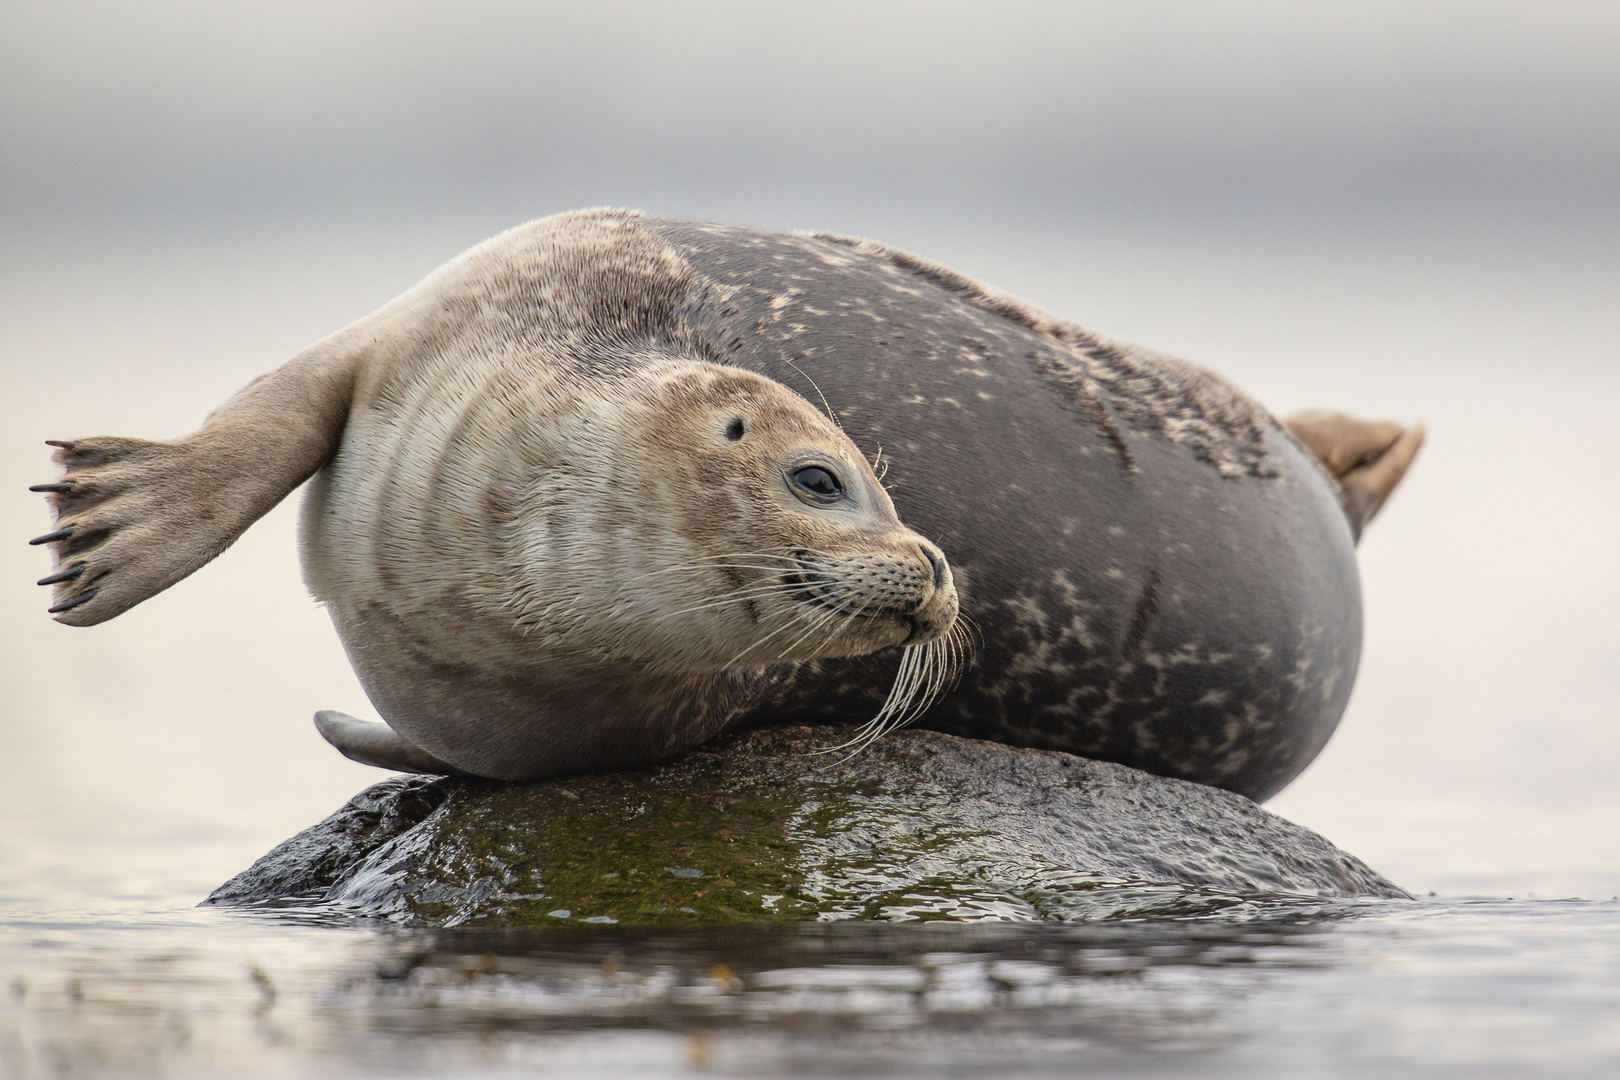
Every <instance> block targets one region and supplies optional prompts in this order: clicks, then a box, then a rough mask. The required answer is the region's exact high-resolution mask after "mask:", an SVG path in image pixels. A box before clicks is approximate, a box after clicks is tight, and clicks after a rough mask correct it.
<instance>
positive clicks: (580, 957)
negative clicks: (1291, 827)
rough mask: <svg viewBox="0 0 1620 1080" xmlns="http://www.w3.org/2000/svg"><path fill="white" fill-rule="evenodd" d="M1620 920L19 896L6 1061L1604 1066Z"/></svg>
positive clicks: (158, 1064)
mask: <svg viewBox="0 0 1620 1080" xmlns="http://www.w3.org/2000/svg"><path fill="white" fill-rule="evenodd" d="M1616 930H1620V905H1617V904H1615V903H1614V902H1610V903H1608V904H1594V903H1590V902H1569V903H1565V904H1559V903H1551V902H1528V903H1527V902H1523V901H1521V902H1518V903H1517V904H1515V903H1512V902H1490V903H1479V904H1473V905H1470V904H1465V903H1447V904H1439V903H1418V902H1409V901H1374V902H1358V903H1338V904H1332V905H1321V904H1317V905H1310V906H1304V907H1298V908H1292V909H1290V908H1287V907H1285V906H1272V907H1269V908H1254V909H1252V910H1248V911H1246V912H1229V913H1228V914H1226V915H1224V916H1222V917H1219V918H1194V919H1181V920H1144V921H1124V922H1106V923H1093V924H1069V925H1029V924H1021V925H1014V924H1005V923H998V924H974V925H960V924H939V923H936V924H912V925H899V926H896V925H887V926H885V925H878V924H811V925H801V926H762V927H736V928H724V929H713V928H709V929H697V928H692V929H686V928H681V929H673V930H659V931H646V930H642V931H636V930H625V929H622V928H605V929H597V930H586V929H584V928H566V927H559V928H558V929H557V930H556V931H548V932H486V931H468V930H459V931H404V930H398V929H392V928H384V927H375V926H372V927H362V926H354V925H352V924H347V925H323V924H322V921H321V920H320V918H319V917H312V916H307V915H298V914H295V913H281V914H277V915H269V914H262V915H256V916H243V915H228V914H222V913H219V912H209V911H197V912H184V913H175V914H169V915H160V914H158V913H136V914H133V915H131V916H130V917H129V918H128V919H108V918H105V917H102V918H97V919H86V920H83V921H71V920H70V921H52V920H49V919H37V920H31V919H28V918H26V917H13V918H11V919H9V920H7V921H6V922H5V923H4V924H0V958H3V961H4V964H5V968H4V970H3V971H0V999H3V1000H0V1069H3V1070H4V1075H6V1076H14V1077H19V1078H23V1077H26V1078H33V1077H59V1076H61V1077H66V1076H75V1077H77V1076H114V1075H116V1076H134V1075H158V1074H161V1075H175V1076H192V1075H231V1076H255V1075H308V1074H309V1073H310V1072H311V1070H314V1071H316V1072H318V1073H319V1074H320V1075H322V1076H373V1075H434V1074H444V1073H453V1074H454V1075H458V1076H465V1075H506V1074H508V1073H518V1072H521V1073H524V1074H532V1073H534V1072H537V1071H538V1072H542V1073H552V1074H556V1075H570V1076H578V1075H588V1076H617V1075H637V1076H658V1075H691V1074H692V1073H693V1072H694V1071H696V1072H698V1073H715V1074H721V1075H732V1074H742V1075H795V1074H804V1075H828V1074H840V1075H912V1074H917V1075H949V1074H963V1075H967V1074H971V1075H1013V1074H1019V1075H1023V1074H1034V1075H1039V1074H1043V1073H1047V1072H1056V1071H1061V1072H1062V1073H1064V1074H1065V1075H1099V1074H1105V1075H1117V1074H1119V1073H1120V1072H1122V1071H1124V1072H1128V1073H1137V1074H1148V1075H1165V1074H1176V1075H1181V1074H1187V1075H1222V1074H1225V1073H1228V1072H1231V1073H1234V1074H1235V1073H1243V1074H1245V1075H1255V1074H1261V1075H1273V1074H1275V1075H1288V1074H1297V1073H1298V1072H1301V1071H1310V1070H1311V1069H1313V1068H1315V1067H1317V1066H1319V1065H1322V1064H1323V1063H1324V1062H1327V1063H1331V1064H1332V1066H1333V1068H1332V1071H1333V1072H1334V1073H1342V1074H1345V1075H1372V1074H1383V1073H1387V1072H1391V1071H1393V1072H1396V1073H1402V1072H1409V1071H1412V1070H1416V1071H1419V1072H1425V1073H1427V1072H1431V1071H1434V1069H1436V1068H1438V1067H1441V1066H1444V1067H1445V1068H1455V1069H1462V1068H1463V1067H1464V1066H1468V1065H1470V1063H1474V1064H1479V1063H1481V1062H1487V1063H1488V1062H1495V1063H1496V1064H1498V1065H1500V1064H1501V1063H1502V1062H1504V1061H1508V1062H1511V1061H1512V1060H1513V1055H1514V1053H1515V1052H1517V1053H1518V1054H1519V1055H1521V1056H1523V1055H1525V1054H1529V1055H1532V1057H1533V1060H1535V1061H1539V1062H1542V1063H1543V1064H1545V1063H1549V1062H1555V1061H1560V1060H1562V1061H1563V1065H1562V1069H1563V1072H1562V1075H1587V1073H1586V1072H1585V1071H1583V1070H1588V1069H1590V1070H1593V1071H1592V1072H1591V1073H1590V1074H1591V1075H1599V1074H1600V1071H1599V1070H1601V1069H1604V1068H1607V1067H1609V1066H1611V1065H1613V1064H1615V1063H1620V1033H1617V1032H1616V1030H1615V1025H1614V1024H1613V1022H1612V1017H1613V1016H1615V1015H1620V946H1617V945H1616V944H1615V943H1616V942H1617V941H1620V935H1617V934H1616V933H1615V931H1616ZM1594 942H1598V943H1599V944H1596V945H1594V944H1593V943H1594ZM1515 1048H1517V1051H1515ZM1504 1054H1505V1055H1507V1056H1506V1057H1504V1056H1503V1055H1504ZM1442 1071H1443V1070H1442Z"/></svg>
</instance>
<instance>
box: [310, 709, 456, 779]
mask: <svg viewBox="0 0 1620 1080" xmlns="http://www.w3.org/2000/svg"><path fill="white" fill-rule="evenodd" d="M315 730H316V731H319V732H320V733H321V738H323V739H325V740H326V741H327V742H329V743H331V744H332V745H333V746H335V747H336V748H337V751H338V753H340V754H342V755H343V756H344V757H346V758H348V759H349V760H350V761H358V762H359V763H360V764H362V765H375V766H376V767H377V768H379V769H393V770H394V771H395V772H409V773H425V774H427V775H429V776H465V775H466V774H465V773H463V772H462V771H461V770H460V769H458V768H456V767H455V766H454V765H447V764H445V763H444V762H442V761H440V760H439V759H438V758H436V757H434V756H433V755H432V754H430V753H428V752H427V751H426V750H422V749H419V748H418V747H417V746H416V745H415V744H413V743H410V742H408V741H406V739H405V737H404V736H402V735H400V734H399V732H397V731H395V730H394V729H393V728H391V727H389V726H388V725H387V724H379V723H376V722H375V721H371V720H360V719H357V718H355V717H353V716H350V715H348V714H347V713H340V712H335V711H333V710H331V709H325V710H322V711H321V712H318V713H316V714H315Z"/></svg>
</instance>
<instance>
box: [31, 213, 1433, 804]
mask: <svg viewBox="0 0 1620 1080" xmlns="http://www.w3.org/2000/svg"><path fill="white" fill-rule="evenodd" d="M812 402H815V403H817V404H820V405H822V406H823V407H824V408H825V409H826V411H827V413H828V415H827V416H823V415H822V414H821V413H820V412H819V411H818V410H817V408H816V407H815V405H813V404H812ZM1290 423H1291V424H1293V425H1294V426H1293V427H1292V428H1290V427H1288V426H1285V424H1284V423H1282V422H1279V421H1277V420H1276V419H1274V418H1273V417H1271V416H1270V414H1268V413H1267V412H1266V411H1265V410H1264V409H1262V408H1261V407H1260V406H1259V405H1257V404H1255V403H1254V402H1253V401H1251V400H1250V399H1249V398H1247V397H1246V396H1245V395H1243V394H1242V393H1241V392H1239V391H1238V390H1236V389H1235V388H1233V387H1231V386H1230V385H1229V384H1227V383H1225V382H1224V381H1222V380H1220V379H1219V378H1218V377H1216V376H1214V375H1212V374H1211V373H1209V372H1206V371H1204V370H1202V369H1200V368H1197V367H1195V366H1193V365H1191V364H1187V363H1185V362H1183V361H1179V360H1175V359H1173V358H1170V357H1166V356H1163V355H1160V354H1157V353H1152V352H1150V351H1147V350H1144V349H1140V348H1137V347H1134V346H1129V345H1125V344H1123V343H1119V342H1115V341H1113V340H1111V339H1108V338H1104V337H1102V336H1101V335H1098V334H1094V333H1092V332H1090V331H1087V330H1084V329H1082V328H1080V327H1078V326H1075V325H1074V324H1071V323H1067V322H1064V321H1062V320H1058V319H1055V318H1053V317H1051V316H1048V315H1046V314H1044V313H1042V312H1040V311H1038V310H1036V309H1034V308H1032V307H1030V306H1029V305H1027V304H1024V303H1023V302H1021V301H1018V300H1016V299H1015V298H1012V297H1010V296H1007V295H1006V294H1003V293H999V292H997V291H995V290H993V289H990V288H988V287H986V286H984V285H981V284H979V283H977V282H975V281H973V280H971V279H969V278H966V277H963V276H962V275H959V274H957V273H955V272H954V271H951V270H949V269H947V268H945V267H942V266H939V265H938V264H935V263H931V262H928V261H927V260H924V259H920V258H918V257H916V256H913V255H909V254H907V253H905V252H900V251H897V250H895V249H892V248H888V247H885V246H883V245H880V244H876V243H873V242H870V241H865V240H858V239H853V238H847V237H841V236H835V235H831V234H787V233H776V232H770V231H766V230H760V229H749V228H739V227H731V226H720V225H710V224H703V223H692V222H680V221H671V220H665V219H659V218H652V217H646V216H643V215H640V214H637V213H633V212H627V211H613V210H598V211H584V212H579V213H574V214H565V215H559V216H556V217H553V218H547V219H542V220H540V221H537V222H532V223H530V224H528V225H524V226H520V227H518V228H516V229H513V230H511V231H509V232H507V233H504V234H502V235H501V236H498V237H496V238H495V239H493V240H491V241H488V242H487V243H485V244H483V245H480V246H479V247H476V248H474V249H472V250H471V251H469V252H468V253H466V254H465V255H463V256H460V257H459V258H457V259H455V260H453V261H452V262H451V263H449V264H447V265H446V266H445V267H443V268H441V269H440V270H438V271H436V272H435V273H434V274H432V275H431V276H429V277H428V278H427V279H426V280H425V281H424V282H423V283H422V284H421V285H419V286H417V287H416V288H415V289H413V290H411V291H409V292H407V293H406V294H405V295H404V296H402V297H400V298H399V299H397V300H395V301H393V302H392V303H390V304H388V305H387V306H385V307H384V308H382V309H381V310H379V311H378V312H376V313H374V314H373V315H371V316H368V317H367V318H365V319H363V320H361V321H360V322H358V323H356V324H354V325H352V326H350V327H348V328H347V329H345V330H343V331H340V332H339V333H337V334H335V335H333V336H332V337H331V338H328V339H326V340H325V341H323V342H321V343H319V344H317V345H316V346H314V347H312V348H311V349H309V350H307V351H306V352H304V353H302V354H300V355H299V356H298V357H295V358H294V359H293V360H292V361H290V362H289V363H288V364H286V365H285V366H283V367H282V368H280V369H279V370H277V371H276V372H274V373H272V374H270V375H268V376H264V377H262V378H261V379H259V380H257V381H255V382H254V383H252V384H250V385H249V386H248V387H247V388H245V389H244V390H243V391H241V392H240V393H238V394H237V395H236V396H235V397H233V398H232V399H231V400H230V401H229V402H227V403H226V404H225V405H224V406H223V407H222V408H221V409H220V410H219V411H217V412H216V413H215V414H213V415H212V416H211V417H210V418H209V419H208V421H207V422H206V423H205V424H204V426H203V427H202V428H201V429H200V430H199V431H198V432H196V433H195V434H193V435H190V436H187V437H185V438H182V439H177V440H173V441H168V442H150V441H145V440H136V439H124V438H110V437H102V438H92V439H81V440H74V441H62V442H57V443H55V444H54V445H55V446H56V448H57V450H56V457H57V460H58V461H59V462H60V463H61V464H63V465H64V466H65V467H66V473H65V475H64V476H63V477H62V478H61V480H59V481H57V482H56V483H53V484H49V485H40V487H41V488H44V489H48V490H49V493H50V496H51V499H52V501H53V503H54V506H55V509H56V512H57V525H58V528H57V529H56V530H55V531H54V532H52V533H49V534H47V535H46V536H44V537H40V538H38V540H37V542H40V543H45V544H49V545H51V546H52V548H53V550H54V551H55V554H56V571H55V572H54V573H53V574H51V575H49V576H48V577H47V578H45V579H44V581H43V583H44V584H50V585H53V586H55V588H56V593H55V596H54V599H55V603H54V604H53V606H52V609H51V610H52V612H53V614H55V615H56V617H57V618H58V619H59V620H60V621H62V622H65V623H69V624H71V625H91V624H93V623H98V622H101V621H104V620H106V619H109V618H112V617H114V616H116V615H117V614H119V613H120V612H122V611H125V610H127V609H128V608H130V607H131V606H133V605H134V604H136V603H139V602H141V601H142V600H144V599H146V598H147V597H149V596H151V595H153V594H155V593H157V592H159V591H161V590H162V589H164V588H166V587H168V586H169V585H172V584H174V583H175V582H177V581H179V580H180V579H182V578H184V577H185V576H187V575H188V574H190V573H192V572H193V571H195V570H196V569H197V568H199V567H200V566H202V565H203V564H205V563H206V562H207V561H209V560H210V559H212V558H213V557H215V556H216V555H218V554H219V553H220V552H221V551H222V550H224V548H225V547H227V546H228V545H229V544H230V543H231V542H232V541H233V540H234V539H235V538H236V537H237V536H238V535H240V534H241V532H242V531H244V530H245V529H246V528H247V527H248V526H249V525H250V524H251V523H252V522H253V521H254V520H256V519H257V518H258V517H259V516H260V515H262V514H263V513H264V512H266V511H267V510H268V509H269V508H270V507H271V506H273V505H274V504H275V503H276V502H277V501H279V500H280V499H281V498H283V497H284V496H285V495H286V494H288V493H289V492H291V491H292V490H293V489H294V488H296V487H297V486H298V485H299V484H301V483H303V482H304V481H305V480H306V479H309V478H311V477H313V478H314V479H313V481H312V482H311V483H310V485H309V488H308V491H307V494H306V497H305V503H304V509H303V516H302V520H301V555H302V560H303V564H304V567H305V577H306V581H307V582H308V584H309V586H310V588H311V589H312V591H313V592H314V593H315V595H316V596H317V597H318V598H320V599H321V600H322V601H324V602H325V604H326V605H327V607H328V610H329V611H330V613H331V615H332V618H333V621H334V624H335V625H336V627H337V629H338V633H339V635H340V637H341V639H342V640H343V643H344V646H345V648H346V649H347V651H348V654H349V657H350V660H351V662H352V663H353V664H354V667H355V670H356V672H357V674H358V675H359V677H360V679H361V682H362V684H363V685H364V686H365V688H366V690H367V693H368V694H369V695H370V696H371V698H372V701H373V703H374V704H375V705H376V706H377V709H378V711H379V712H380V713H381V714H382V716H383V717H384V719H385V720H386V721H387V724H388V727H389V729H390V730H386V731H385V730H384V729H382V727H381V726H380V725H374V724H373V725H366V724H362V723H361V722H359V721H354V720H352V718H345V717H342V716H340V715H338V714H324V715H323V718H322V721H321V726H322V730H323V733H325V734H327V736H328V738H330V739H331V740H332V741H334V743H336V744H337V745H338V746H339V748H340V749H343V750H344V751H345V752H346V753H351V756H355V757H357V758H359V759H362V760H368V761H372V762H374V763H378V764H384V765H388V766H390V767H399V768H413V769H420V770H423V771H452V770H455V771H462V772H468V773H474V774H477V775H482V776H490V777H496V778H501V779H530V778H537V777H543V776H555V775H562V774H566V773H573V772H581V771H589V770H595V769H607V768H617V767H623V766H627V765H632V764H637V763H641V762H646V761H651V760H655V759H657V758H661V757H664V756H667V755H669V754H672V753H675V752H678V751H680V750H682V749H685V748H688V747H690V746H692V745H695V744H697V743H699V742H701V741H703V740H704V739H707V738H708V737H710V736H712V735H713V734H714V733H716V732H718V731H720V730H722V729H724V728H727V727H732V726H746V725H758V724H764V723H771V722H782V721H792V722H816V721H822V720H826V719H828V718H834V719H840V720H848V719H850V718H853V717H860V716H869V717H870V716H874V714H875V716H876V718H875V719H874V720H873V721H872V722H871V723H869V724H868V726H867V727H866V728H865V729H863V734H862V735H860V736H858V738H863V737H872V736H874V735H876V734H879V733H881V732H882V731H883V730H886V729H887V728H889V727H892V726H893V725H895V724H897V723H901V722H905V721H906V720H909V719H911V718H913V716H914V714H915V713H917V712H918V711H919V709H920V708H921V707H922V706H923V705H924V704H927V703H929V702H932V707H931V708H929V709H928V711H927V712H926V714H925V715H924V716H923V717H922V719H921V722H922V723H923V724H924V725H925V726H928V727H932V728H936V729H939V730H943V731H948V732H952V733H955V734H962V735H968V736H972V737H978V738H990V739H995V740H998V741H1001V742H1006V743H1011V744H1015V745H1023V746H1036V747H1044V748H1050V749H1061V750H1068V751H1071V752H1075V753H1079V754H1083V755H1085V756H1089V757H1094V758H1101V759H1105V760H1112V761H1118V762H1121V763H1124V764H1128V765H1134V766H1137V767H1140V768H1144V769H1147V770H1148V771H1151V772H1156V773H1160V774H1162V775H1170V776H1178V777H1182V778H1185V779H1191V780H1196V781H1200V782H1203V783H1208V784H1214V785H1217V786H1222V787H1227V788H1230V789H1231V790H1234V791H1238V792H1240V793H1243V794H1247V795H1250V796H1251V797H1255V798H1264V797H1266V796H1268V795H1269V794H1271V793H1272V792H1274V791H1276V790H1279V789H1280V788H1281V787H1282V786H1283V785H1284V784H1286V783H1287V782H1288V780H1290V779H1291V778H1292V777H1293V776H1294V775H1295V774H1297V773H1298V771H1299V770H1300V769H1302V768H1303V767H1304V765H1305V764H1306V763H1308V762H1309V761H1310V759H1311V758H1312V757H1314V756H1315V754H1316V752H1317V751H1318V750H1319V749H1320V748H1321V746H1322V745H1323V744H1324V743H1325V742H1326V740H1327V737H1328V736H1329V735H1330V734H1331V732H1332V730H1333V728H1334V726H1335V725H1336V724H1337V722H1338V720H1339V717H1340V715H1341V714H1342V712H1343V709H1344V705H1345V702H1346V700H1347V698H1348V695H1349V691H1350V686H1351V683H1352V681H1353V679H1354V675H1355V670H1356V665H1357V663H1358V658H1359V648H1360V630H1361V627H1360V599H1359V584H1358V580H1357V577H1356V568H1355V561H1354V550H1353V546H1354V541H1355V538H1356V536H1357V535H1359V530H1360V528H1361V527H1362V526H1363V525H1364V524H1365V523H1366V521H1367V520H1369V519H1370V517H1371V515H1372V514H1373V513H1376V512H1377V510H1378V509H1379V507H1380V506H1381V505H1382V503H1383V501H1384V500H1385V499H1386V498H1387V496H1388V494H1389V492H1390V491H1391V490H1393V487H1394V485H1395V483H1396V482H1398V481H1399V479H1400V476H1401V474H1402V473H1403V472H1404V470H1405V468H1406V466H1407V465H1408V464H1410V461H1411V459H1412V455H1413V454H1415V452H1416V448H1417V443H1418V442H1420V441H1421V431H1420V430H1419V429H1413V430H1410V431H1408V430H1406V429H1403V428H1401V427H1400V426H1399V425H1378V424H1365V423H1362V422H1359V421H1353V420H1350V419H1349V418H1345V417H1338V416H1336V415H1334V414H1310V415H1305V416H1302V417H1299V418H1293V419H1291V420H1290ZM863 451H864V452H865V454H867V455H870V461H869V460H868V459H867V457H865V456H863ZM891 493H892V499H891ZM901 520H904V521H905V522H906V524H905V525H902V524H901V523H900V522H901ZM947 552H948V553H949V555H950V558H949V561H948V562H947V559H946V557H945V553H947ZM959 605H960V607H961V608H962V610H963V611H964V612H965V613H966V614H967V615H968V616H970V618H971V621H972V623H973V625H974V626H975V627H976V637H977V640H976V642H975V647H974V649H973V651H972V657H971V660H964V662H962V663H960V664H957V665H955V667H956V668H958V669H959V671H958V672H956V674H958V676H959V677H957V678H956V680H955V682H954V684H951V682H950V676H951V675H952V674H953V671H952V668H953V664H952V660H953V658H956V659H963V657H964V650H963V648H962V640H961V639H962V636H963V634H962V631H961V629H960V626H961V622H959V621H958V620H957V618H956V616H957V611H958V607H959ZM895 646H900V648H899V649H896V648H894V647H895ZM857 745H858V740H857Z"/></svg>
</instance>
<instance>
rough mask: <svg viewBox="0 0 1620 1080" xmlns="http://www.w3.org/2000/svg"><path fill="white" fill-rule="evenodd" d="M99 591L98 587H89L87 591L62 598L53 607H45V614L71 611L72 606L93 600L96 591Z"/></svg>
mask: <svg viewBox="0 0 1620 1080" xmlns="http://www.w3.org/2000/svg"><path fill="white" fill-rule="evenodd" d="M100 591H101V590H100V589H91V590H90V591H89V592H87V593H80V594H79V595H78V596H75V597H74V598H73V599H71V600H64V601H63V602H62V603H60V604H57V605H56V606H55V607H49V608H46V609H45V614H47V615H57V614H60V613H61V612H64V611H72V610H73V609H74V608H76V607H78V606H79V605H81V604H88V603H89V602H90V601H92V600H94V599H95V598H96V593H98V592H100Z"/></svg>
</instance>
